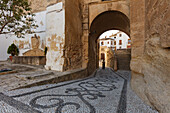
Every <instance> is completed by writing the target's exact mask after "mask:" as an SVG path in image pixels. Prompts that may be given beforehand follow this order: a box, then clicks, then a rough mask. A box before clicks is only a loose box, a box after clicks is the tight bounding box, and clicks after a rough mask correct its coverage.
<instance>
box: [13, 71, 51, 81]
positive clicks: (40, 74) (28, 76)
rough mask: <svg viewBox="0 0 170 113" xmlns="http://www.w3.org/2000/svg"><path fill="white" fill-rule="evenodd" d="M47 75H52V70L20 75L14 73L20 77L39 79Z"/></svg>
mask: <svg viewBox="0 0 170 113" xmlns="http://www.w3.org/2000/svg"><path fill="white" fill-rule="evenodd" d="M49 75H54V73H53V72H42V71H40V72H34V73H30V74H20V75H16V76H17V77H18V78H22V79H25V80H26V79H39V78H42V77H47V76H49Z"/></svg>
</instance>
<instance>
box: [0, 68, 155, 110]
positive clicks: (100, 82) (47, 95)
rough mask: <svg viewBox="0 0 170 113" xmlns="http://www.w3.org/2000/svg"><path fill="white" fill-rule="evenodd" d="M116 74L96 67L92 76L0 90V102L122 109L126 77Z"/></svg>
mask: <svg viewBox="0 0 170 113" xmlns="http://www.w3.org/2000/svg"><path fill="white" fill-rule="evenodd" d="M120 74H121V73H115V72H113V71H112V70H111V69H105V70H102V69H100V70H98V71H97V72H96V75H95V77H90V78H86V79H81V80H75V81H70V82H63V83H59V84H51V85H44V86H38V87H34V88H27V89H21V90H15V91H12V92H6V93H5V94H4V93H0V102H3V103H5V104H7V105H9V106H10V107H6V108H5V109H14V110H15V112H17V113H20V112H21V113H126V111H127V110H126V108H127V84H128V81H127V79H125V78H124V77H123V76H120ZM123 74H124V76H126V77H127V76H128V75H127V74H129V73H123ZM7 95H8V96H7ZM7 105H6V106H7ZM0 106H1V103H0ZM1 107H2V106H1ZM1 107H0V108H1ZM128 108H129V107H128ZM2 111H4V110H3V107H2ZM0 112H1V111H0ZM151 113H152V112H151Z"/></svg>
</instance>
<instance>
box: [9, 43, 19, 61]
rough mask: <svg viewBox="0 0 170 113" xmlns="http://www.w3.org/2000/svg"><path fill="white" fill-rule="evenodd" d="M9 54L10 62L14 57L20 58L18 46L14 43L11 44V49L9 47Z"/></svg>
mask: <svg viewBox="0 0 170 113" xmlns="http://www.w3.org/2000/svg"><path fill="white" fill-rule="evenodd" d="M7 53H8V54H11V56H10V57H9V58H10V60H11V61H12V56H15V55H16V56H18V54H19V49H18V48H17V46H16V45H15V44H14V43H13V44H11V45H10V46H9V47H8V50H7Z"/></svg>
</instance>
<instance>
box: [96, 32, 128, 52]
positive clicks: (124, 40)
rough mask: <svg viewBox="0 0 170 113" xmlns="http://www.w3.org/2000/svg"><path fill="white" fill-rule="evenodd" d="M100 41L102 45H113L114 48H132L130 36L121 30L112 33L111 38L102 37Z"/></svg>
mask: <svg viewBox="0 0 170 113" xmlns="http://www.w3.org/2000/svg"><path fill="white" fill-rule="evenodd" d="M99 43H100V44H99V45H100V46H106V47H111V48H113V50H118V49H129V48H131V40H130V38H129V36H128V35H127V34H125V33H124V32H121V31H119V32H117V33H115V34H112V35H110V36H109V38H107V36H105V38H101V37H100V39H99Z"/></svg>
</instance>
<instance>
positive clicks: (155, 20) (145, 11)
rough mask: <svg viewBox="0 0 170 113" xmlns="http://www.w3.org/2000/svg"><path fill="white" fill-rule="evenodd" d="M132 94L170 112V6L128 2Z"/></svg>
mask: <svg viewBox="0 0 170 113" xmlns="http://www.w3.org/2000/svg"><path fill="white" fill-rule="evenodd" d="M130 8H131V10H130V11H131V38H132V61H131V69H132V80H131V86H132V88H133V90H134V91H135V92H136V93H137V94H138V95H139V96H140V97H141V98H142V99H143V100H145V102H146V103H148V104H150V105H152V107H154V108H155V109H157V110H158V111H159V112H161V113H169V112H170V103H169V102H170V74H169V73H170V49H169V48H168V47H170V46H169V44H170V41H169V39H170V37H169V29H170V15H169V12H170V2H169V1H168V0H131V6H130Z"/></svg>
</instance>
